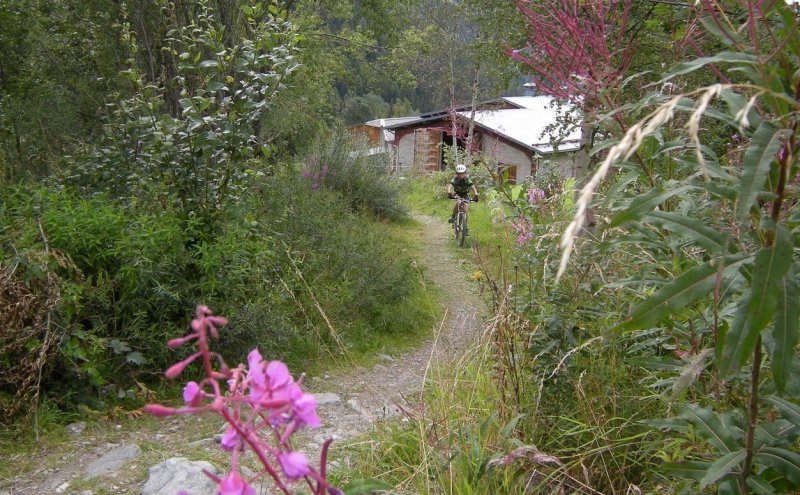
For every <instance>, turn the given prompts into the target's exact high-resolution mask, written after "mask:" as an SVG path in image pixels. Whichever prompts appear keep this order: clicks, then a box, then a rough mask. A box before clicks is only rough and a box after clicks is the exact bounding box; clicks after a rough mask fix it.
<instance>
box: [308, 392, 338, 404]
mask: <svg viewBox="0 0 800 495" xmlns="http://www.w3.org/2000/svg"><path fill="white" fill-rule="evenodd" d="M314 399H315V400H316V401H317V406H328V405H331V406H338V405H339V404H341V403H342V399H341V398H340V397H339V396H338V395H336V394H331V393H325V392H323V393H320V394H314Z"/></svg>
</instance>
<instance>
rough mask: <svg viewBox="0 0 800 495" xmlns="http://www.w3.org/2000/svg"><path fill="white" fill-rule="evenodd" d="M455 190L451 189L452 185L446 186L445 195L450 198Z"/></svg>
mask: <svg viewBox="0 0 800 495" xmlns="http://www.w3.org/2000/svg"><path fill="white" fill-rule="evenodd" d="M455 192H456V191H455V189H454V188H453V184H452V183H451V184H447V195H448V196H452V195H454V194H455Z"/></svg>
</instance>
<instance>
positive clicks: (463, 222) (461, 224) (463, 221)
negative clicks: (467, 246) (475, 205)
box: [455, 211, 467, 247]
mask: <svg viewBox="0 0 800 495" xmlns="http://www.w3.org/2000/svg"><path fill="white" fill-rule="evenodd" d="M455 225H456V244H458V247H463V246H464V242H465V237H466V234H467V214H466V213H464V212H463V211H459V212H458V215H457V216H456V221H455Z"/></svg>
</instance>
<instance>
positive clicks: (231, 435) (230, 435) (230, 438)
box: [220, 425, 242, 451]
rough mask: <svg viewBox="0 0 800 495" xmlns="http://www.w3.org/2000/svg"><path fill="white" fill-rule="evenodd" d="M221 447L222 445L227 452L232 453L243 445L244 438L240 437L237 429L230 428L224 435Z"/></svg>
mask: <svg viewBox="0 0 800 495" xmlns="http://www.w3.org/2000/svg"><path fill="white" fill-rule="evenodd" d="M220 445H222V448H223V449H224V450H227V451H231V450H233V449H235V448H237V447H239V446H240V445H242V437H240V436H239V433H238V432H237V431H236V428H234V427H233V425H231V426H228V429H227V430H226V431H225V434H224V435H222V440H221V441H220Z"/></svg>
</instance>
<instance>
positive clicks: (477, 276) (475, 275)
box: [472, 271, 483, 280]
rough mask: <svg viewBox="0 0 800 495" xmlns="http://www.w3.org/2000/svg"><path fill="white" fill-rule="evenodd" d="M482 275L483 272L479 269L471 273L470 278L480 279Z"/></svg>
mask: <svg viewBox="0 0 800 495" xmlns="http://www.w3.org/2000/svg"><path fill="white" fill-rule="evenodd" d="M481 277H483V274H482V273H481V272H479V271H477V272H475V273H473V274H472V280H480V279H481Z"/></svg>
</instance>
